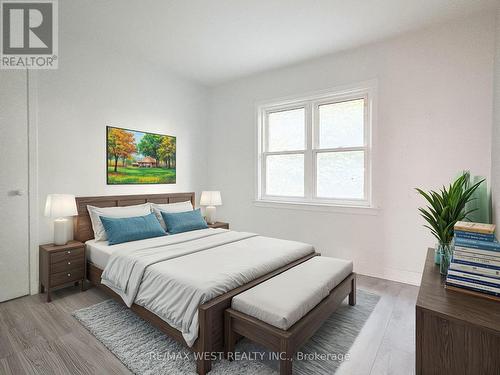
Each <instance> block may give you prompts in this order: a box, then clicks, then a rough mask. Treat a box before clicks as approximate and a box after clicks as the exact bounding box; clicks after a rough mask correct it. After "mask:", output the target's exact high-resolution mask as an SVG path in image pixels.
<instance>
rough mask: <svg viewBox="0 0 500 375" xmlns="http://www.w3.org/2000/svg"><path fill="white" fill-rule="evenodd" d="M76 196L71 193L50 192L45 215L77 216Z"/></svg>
mask: <svg viewBox="0 0 500 375" xmlns="http://www.w3.org/2000/svg"><path fill="white" fill-rule="evenodd" d="M76 215H78V211H77V210H76V201H75V196H74V195H71V194H49V195H47V201H46V202H45V216H49V217H56V218H58V217H66V216H76Z"/></svg>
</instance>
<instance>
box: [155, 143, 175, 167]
mask: <svg viewBox="0 0 500 375" xmlns="http://www.w3.org/2000/svg"><path fill="white" fill-rule="evenodd" d="M158 157H159V159H160V160H162V161H164V162H165V166H166V167H167V168H169V169H170V168H175V138H174V137H168V136H165V137H163V139H162V141H161V144H160V147H159V148H158Z"/></svg>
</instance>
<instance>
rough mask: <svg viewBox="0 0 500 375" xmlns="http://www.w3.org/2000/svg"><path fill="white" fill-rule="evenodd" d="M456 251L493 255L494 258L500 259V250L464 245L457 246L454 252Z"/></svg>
mask: <svg viewBox="0 0 500 375" xmlns="http://www.w3.org/2000/svg"><path fill="white" fill-rule="evenodd" d="M455 251H461V252H463V253H471V254H477V255H484V256H490V257H493V258H498V259H500V252H499V251H492V250H483V249H475V248H472V247H463V246H455V247H454V251H453V252H455Z"/></svg>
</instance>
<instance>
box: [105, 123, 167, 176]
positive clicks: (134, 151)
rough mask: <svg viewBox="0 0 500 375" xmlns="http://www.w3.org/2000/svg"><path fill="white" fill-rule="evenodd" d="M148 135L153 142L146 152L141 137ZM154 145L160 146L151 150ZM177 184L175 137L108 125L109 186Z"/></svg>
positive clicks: (107, 173) (107, 169)
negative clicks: (146, 152)
mask: <svg viewBox="0 0 500 375" xmlns="http://www.w3.org/2000/svg"><path fill="white" fill-rule="evenodd" d="M146 135H147V138H148V139H150V140H153V141H154V142H152V144H148V145H147V146H148V147H149V149H148V150H149V152H148V155H146V154H144V152H145V151H144V149H145V147H144V146H141V143H142V139H143V138H144V137H145V136H146ZM117 137H123V138H122V139H118V138H117ZM158 139H159V140H160V141H158ZM164 140H165V141H164ZM156 142H159V143H156ZM162 142H165V143H162ZM149 143H151V142H149ZM117 144H118V145H121V146H117ZM123 145H125V146H123ZM155 146H157V147H158V148H157V149H156V151H155V150H154V149H153V150H150V149H151V147H153V148H154V147H155ZM160 146H161V148H160ZM120 147H121V148H120ZM116 149H118V151H116ZM160 155H161V156H160ZM153 156H156V157H153ZM176 183H177V137H176V136H174V135H168V134H159V133H154V132H148V131H143V130H134V129H130V128H124V127H119V126H112V125H107V126H106V184H107V185H111V186H112V185H171V184H176Z"/></svg>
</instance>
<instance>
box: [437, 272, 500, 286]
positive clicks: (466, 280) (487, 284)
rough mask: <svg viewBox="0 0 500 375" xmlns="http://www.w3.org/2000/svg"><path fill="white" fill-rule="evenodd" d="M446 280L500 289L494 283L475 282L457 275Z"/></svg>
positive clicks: (449, 276)
mask: <svg viewBox="0 0 500 375" xmlns="http://www.w3.org/2000/svg"><path fill="white" fill-rule="evenodd" d="M446 280H447V281H449V282H453V280H459V281H464V282H466V283H471V284H478V285H484V286H489V287H492V288H500V284H498V283H492V282H489V281H483V280H475V279H472V278H468V277H461V276H455V275H448V277H447V278H446Z"/></svg>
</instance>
